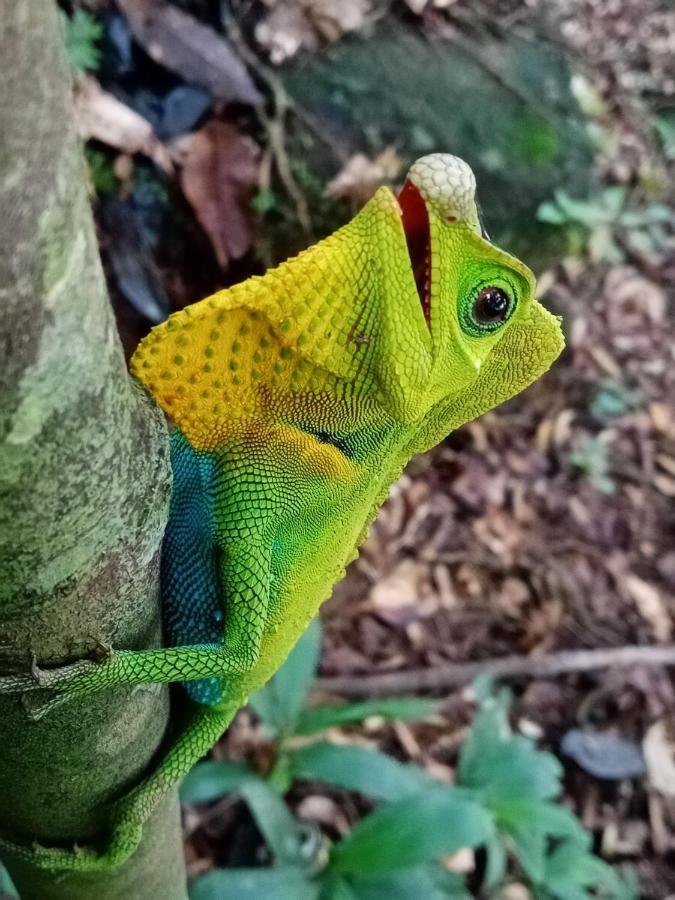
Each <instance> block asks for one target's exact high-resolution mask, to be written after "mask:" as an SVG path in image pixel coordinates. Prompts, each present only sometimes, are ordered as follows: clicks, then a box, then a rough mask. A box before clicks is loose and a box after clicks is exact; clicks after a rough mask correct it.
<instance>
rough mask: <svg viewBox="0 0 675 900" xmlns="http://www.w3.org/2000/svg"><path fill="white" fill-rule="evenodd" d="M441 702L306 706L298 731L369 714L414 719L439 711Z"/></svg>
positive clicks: (312, 731)
mask: <svg viewBox="0 0 675 900" xmlns="http://www.w3.org/2000/svg"><path fill="white" fill-rule="evenodd" d="M440 706H441V703H440V701H438V700H429V699H428V698H426V697H391V698H381V699H377V698H375V699H373V700H365V701H363V702H362V703H347V704H344V705H341V706H315V707H313V708H311V709H303V710H302V712H301V713H300V718H299V720H298V724H297V727H296V729H295V733H296V734H316V733H317V732H318V731H325V730H326V729H327V728H335V727H336V726H339V725H350V724H351V723H352V722H362V721H363V720H364V719H367V718H368V717H369V716H382V717H383V718H385V719H402V720H403V721H407V722H414V721H417V720H418V719H423V718H425V717H426V716H429V715H431V714H432V713H435V712H438V710H439V708H440Z"/></svg>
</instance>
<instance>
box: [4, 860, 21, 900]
mask: <svg viewBox="0 0 675 900" xmlns="http://www.w3.org/2000/svg"><path fill="white" fill-rule="evenodd" d="M0 895H2V896H4V897H16V898H17V900H18V898H19V894H18V893H17V890H16V888H15V887H14V882H13V881H12V879H11V877H10V874H9V872H8V871H7V869H6V868H5V867H4V866H3V864H2V863H0Z"/></svg>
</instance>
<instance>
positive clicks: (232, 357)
mask: <svg viewBox="0 0 675 900" xmlns="http://www.w3.org/2000/svg"><path fill="white" fill-rule="evenodd" d="M475 191H476V184H475V177H474V175H473V172H472V170H471V169H470V167H469V166H468V165H467V164H466V163H465V162H463V161H462V160H461V159H459V158H458V157H455V156H451V155H449V154H441V153H436V154H430V155H427V156H425V157H422V158H421V159H419V160H417V162H415V163H414V164H413V165H412V167H411V168H410V170H409V172H408V175H407V178H406V180H405V182H404V186H403V188H402V190H401V191H400V193H399V194H398V196H396V195H395V194H394V193H393V192H392V191H391V190H390V189H389V188H387V187H381V188H379V189H378V190H377V191H376V192H375V194H374V195H373V196H372V198H371V199H370V200H369V201H368V202H367V203H366V204H365V205H364V207H363V208H362V209H361V210H360V212H358V213H357V214H356V216H355V217H354V218H353V219H352V220H351V221H350V222H348V223H347V224H346V225H344V226H343V227H342V228H340V229H338V230H337V231H336V232H335V233H333V234H332V235H330V236H329V237H327V238H325V239H324V240H322V241H320V242H319V243H317V244H315V245H313V246H311V247H309V248H308V249H306V250H305V251H303V252H301V253H300V254H299V255H297V256H296V257H294V258H292V259H290V260H287V261H286V262H284V263H282V264H281V265H279V266H278V267H277V268H275V269H272V270H270V271H268V272H267V273H265V274H264V275H262V276H253V277H252V278H250V279H248V280H247V281H244V282H242V283H240V284H237V285H234V286H233V287H231V288H228V289H226V290H223V291H221V292H219V293H216V294H214V295H213V296H211V297H208V298H206V299H204V300H202V301H200V302H199V303H196V304H194V305H192V306H189V307H186V308H185V309H184V310H182V311H180V312H178V313H175V314H173V315H172V316H171V317H170V318H169V319H168V320H167V321H165V322H164V323H162V324H160V325H158V326H156V327H155V328H154V329H153V330H152V331H151V332H150V334H149V335H148V336H147V337H146V338H144V339H143V340H142V341H141V343H140V344H139V346H138V348H137V350H136V352H135V354H134V356H133V358H132V360H131V372H132V374H133V375H134V376H135V377H136V378H137V379H138V380H139V381H140V382H141V383H142V384H143V385H144V386H145V387H146V388H147V389H148V390H149V392H150V393H151V394H152V396H153V397H154V399H155V400H156V402H157V403H158V404H159V405H160V406H161V408H162V409H163V410H164V411H165V412H166V413H167V415H168V416H169V418H170V419H171V420H172V423H173V430H172V435H171V460H172V470H173V477H174V486H173V493H172V499H171V509H170V515H169V521H168V525H167V529H166V533H165V537H164V543H163V549H162V562H161V592H162V603H163V614H164V619H165V625H166V631H167V633H168V637H169V643H170V645H169V646H167V647H164V648H161V649H152V650H144V651H130V650H117V649H115V650H109V651H108V652H107V654H105V655H104V656H103V658H100V657H99V658H98V659H96V660H80V661H78V662H75V663H72V664H70V665H67V666H64V667H61V668H58V669H41V668H39V667H37V666H35V665H34V667H33V670H32V671H31V672H30V673H26V674H23V673H19V674H15V675H10V676H6V677H4V678H2V679H0V691H2V692H18V693H23V694H30V692H32V691H34V690H39V691H42V692H47V696H48V699H47V701H46V702H44V703H43V704H42V705H38V706H37V707H36V710H37V711H36V712H35V715H36V716H37V715H42V714H45V713H46V712H48V711H49V710H50V709H51V708H52V707H53V706H55V705H56V704H58V703H61V702H63V701H64V700H67V699H69V698H70V697H74V696H86V695H90V694H94V693H97V692H99V691H103V690H105V689H107V688H111V687H114V686H117V685H138V684H144V683H161V682H176V681H178V682H182V683H183V684H184V686H185V688H186V690H187V692H188V694H189V696H190V698H191V701H192V702H191V703H190V708H191V714H190V719H189V721H188V722H187V724H186V725H185V727H184V728H183V730H182V732H181V733H180V734H178V736H177V737H176V738H175V739H174V740H173V743H170V744H169V747H168V749H167V751H166V753H165V756H164V758H163V760H162V761H161V763H160V764H159V766H158V767H157V769H156V770H155V772H154V773H153V774H151V775H150V776H148V778H147V779H146V780H145V781H143V782H141V783H140V785H139V786H138V787H136V788H135V789H134V790H133V791H131V793H130V794H128V795H127V796H126V797H124V798H123V799H122V800H121V801H119V802H118V803H117V804H116V805H115V806H114V807H113V811H112V813H111V816H110V822H109V826H110V827H109V835H108V836H107V838H108V840H107V843H106V845H105V846H104V847H103V848H102V849H99V850H96V851H95V850H87V849H78V850H77V852H76V853H74V852H71V851H68V850H60V849H57V848H28V847H17V846H16V845H12V846H11V847H9V845H8V844H7V843H2V842H0V848H2V847H5V849H11V850H13V852H15V853H19V854H23V855H24V856H26V857H29V858H31V860H32V861H33V862H34V864H38V865H40V866H42V867H43V868H46V869H52V870H62V871H69V870H73V869H78V870H87V869H105V868H107V867H111V866H114V865H117V864H120V863H122V862H123V861H124V860H125V859H127V858H128V856H129V855H130V854H131V853H132V852H133V851H134V849H135V848H136V847H137V845H138V843H139V841H140V839H141V834H142V828H143V823H144V821H145V820H146V819H147V818H148V816H149V815H150V814H151V813H152V811H153V810H154V809H155V808H156V806H157V804H158V803H159V800H160V799H161V798H162V797H163V796H164V794H165V793H166V791H167V790H168V789H169V788H170V787H171V786H173V785H175V784H176V783H177V782H179V781H180V779H181V778H182V777H183V776H184V775H185V774H186V773H187V772H188V771H189V769H190V768H191V767H192V765H193V764H194V763H195V762H196V761H197V760H198V759H199V758H200V757H201V756H203V755H204V754H205V753H206V752H207V751H208V749H209V748H210V747H211V746H212V745H213V743H214V742H215V741H216V740H217V739H218V738H219V737H220V735H221V734H222V733H223V732H224V731H225V729H226V728H227V727H228V725H229V724H230V722H231V720H232V718H233V716H234V714H235V712H236V711H237V709H238V708H239V707H240V706H242V705H243V704H244V703H245V702H246V699H247V697H248V696H249V695H250V694H251V693H252V692H253V691H255V690H256V689H258V688H259V687H261V686H262V685H263V684H264V683H265V682H266V681H267V680H268V679H269V678H270V676H271V675H272V674H273V673H274V672H275V670H276V669H277V668H278V667H279V666H280V665H281V664H282V663H283V661H284V659H285V657H286V656H287V655H288V653H289V651H290V649H291V648H292V646H293V645H294V643H295V642H296V640H297V639H298V637H299V636H300V635H301V634H302V632H303V631H304V629H305V628H306V626H307V625H308V623H309V622H310V621H311V619H312V618H313V617H314V616H315V615H316V614H317V611H318V609H319V606H320V604H321V603H322V602H323V601H324V600H326V599H327V598H328V597H329V596H330V594H331V591H332V588H333V586H334V585H335V583H336V582H337V581H338V580H339V579H340V578H341V577H342V575H343V574H344V572H345V568H346V566H347V565H348V563H349V562H350V561H351V560H352V559H354V558H355V556H356V555H357V553H358V547H359V545H360V544H361V543H362V541H363V540H364V538H365V536H366V534H367V530H368V527H369V526H370V524H371V523H372V521H373V519H374V518H375V516H376V514H377V511H378V510H379V508H380V506H381V505H382V503H383V502H384V501H385V499H386V497H387V494H388V492H389V489H390V486H391V485H392V484H393V483H394V482H395V480H396V479H397V478H398V476H399V475H400V474H401V472H402V470H403V468H404V466H405V465H406V464H407V462H408V461H409V459H410V458H411V457H412V456H413V455H415V454H417V453H421V452H424V451H426V450H428V449H430V448H431V447H433V446H435V445H436V444H437V443H438V442H439V441H441V440H442V439H443V438H444V437H445V436H446V435H447V434H449V433H450V432H452V431H454V430H455V429H456V428H458V427H459V426H460V425H462V424H464V423H465V422H468V421H470V420H472V419H474V418H475V417H477V416H479V415H481V414H482V413H484V412H486V411H487V410H489V409H492V408H493V407H495V406H496V405H497V404H499V403H501V402H502V401H504V400H507V399H509V398H510V397H512V396H514V395H515V394H516V393H518V392H519V391H521V390H522V389H524V388H525V387H527V386H528V385H529V384H530V383H531V382H533V381H534V380H535V379H536V378H537V377H538V376H540V375H541V374H542V373H543V372H545V371H546V370H547V369H548V368H549V366H550V365H551V363H552V362H553V361H554V360H555V358H556V357H557V356H558V354H559V353H560V352H561V350H562V347H563V337H562V331H561V328H560V323H559V321H558V319H557V318H556V317H555V316H553V315H552V314H551V313H549V312H548V311H547V310H545V309H544V307H543V306H542V305H541V304H540V303H539V302H538V301H537V299H536V297H535V280H534V276H533V274H532V272H531V271H530V270H529V269H528V268H527V267H526V266H525V265H524V264H523V263H522V262H520V261H519V260H517V259H515V258H514V257H512V256H510V255H509V254H507V253H506V252H504V251H503V250H500V249H498V248H497V247H496V246H494V245H493V244H492V243H491V242H490V240H489V239H488V237H487V235H486V234H485V232H484V230H483V227H482V225H481V221H480V217H479V213H478V207H477V204H476V199H475ZM43 696H44V693H43Z"/></svg>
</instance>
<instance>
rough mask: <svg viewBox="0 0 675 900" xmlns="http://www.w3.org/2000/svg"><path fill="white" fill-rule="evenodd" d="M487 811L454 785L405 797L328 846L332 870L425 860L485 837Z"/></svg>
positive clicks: (370, 869) (360, 870) (378, 870)
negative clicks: (336, 842)
mask: <svg viewBox="0 0 675 900" xmlns="http://www.w3.org/2000/svg"><path fill="white" fill-rule="evenodd" d="M491 828H492V820H491V818H490V815H489V813H487V812H486V811H485V810H484V809H482V808H481V807H480V806H479V805H478V804H477V803H476V802H475V801H473V800H471V799H469V798H468V797H467V796H466V795H465V794H464V793H463V792H461V791H459V790H457V789H456V788H443V787H440V788H436V789H432V790H427V791H424V792H422V793H419V794H416V795H414V796H412V797H406V798H405V799H403V800H399V801H398V802H396V803H392V804H390V805H389V806H385V807H382V808H380V809H378V810H376V811H375V812H374V813H371V815H369V816H367V817H366V818H365V819H362V820H361V821H360V822H359V823H358V824H357V825H356V827H355V828H354V830H353V831H352V833H351V834H349V835H348V836H347V837H346V838H344V839H343V840H342V841H340V843H338V844H336V845H335V846H334V847H333V850H332V853H331V860H330V863H329V865H330V868H331V869H332V870H333V871H335V872H351V873H353V874H360V875H369V876H370V875H376V874H384V873H386V872H391V871H393V870H395V869H404V868H408V867H410V866H414V865H417V864H418V863H424V862H431V861H432V860H437V859H438V858H439V857H441V856H445V855H446V854H448V853H454V852H456V851H457V850H459V849H461V848H462V847H476V846H478V845H479V844H482V843H484V842H485V841H486V840H487V838H488V837H489V835H490V831H491Z"/></svg>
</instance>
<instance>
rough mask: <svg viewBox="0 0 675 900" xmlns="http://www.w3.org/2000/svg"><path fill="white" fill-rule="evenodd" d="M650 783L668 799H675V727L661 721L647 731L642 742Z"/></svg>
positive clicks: (671, 722)
mask: <svg viewBox="0 0 675 900" xmlns="http://www.w3.org/2000/svg"><path fill="white" fill-rule="evenodd" d="M642 752H643V754H644V757H645V762H646V763H647V773H648V776H649V783H650V784H651V786H652V787H653V788H654V790H656V791H658V792H659V793H660V794H663V795H664V796H666V797H675V727H674V723H673V721H672V720H670V721H668V720H666V719H661V720H660V721H659V722H654V724H653V725H652V726H651V727H650V728H649V729H648V730H647V733H646V734H645V736H644V739H643V741H642Z"/></svg>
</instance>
